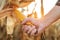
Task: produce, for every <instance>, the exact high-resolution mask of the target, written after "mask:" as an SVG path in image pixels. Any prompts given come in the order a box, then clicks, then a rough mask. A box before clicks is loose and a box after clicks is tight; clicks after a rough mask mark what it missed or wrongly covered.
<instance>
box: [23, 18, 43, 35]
mask: <svg viewBox="0 0 60 40" xmlns="http://www.w3.org/2000/svg"><path fill="white" fill-rule="evenodd" d="M27 22H31V23H32V24H33V25H26V23H27ZM22 24H23V28H22V29H23V30H24V31H25V32H26V33H28V34H30V35H36V34H39V33H40V32H42V30H43V27H40V22H39V21H38V20H36V19H34V18H26V19H25V20H24V21H23V22H22Z"/></svg>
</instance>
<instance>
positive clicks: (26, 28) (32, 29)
mask: <svg viewBox="0 0 60 40" xmlns="http://www.w3.org/2000/svg"><path fill="white" fill-rule="evenodd" d="M22 29H23V31H24V32H26V33H28V34H29V35H34V34H35V33H36V31H37V30H36V28H35V26H27V25H24V26H23V28H22Z"/></svg>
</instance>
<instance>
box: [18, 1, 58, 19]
mask: <svg viewBox="0 0 60 40" xmlns="http://www.w3.org/2000/svg"><path fill="white" fill-rule="evenodd" d="M56 2H57V0H43V6H44V15H46V14H47V13H48V12H49V11H50V10H51V9H52V8H53V7H54V6H55V4H56ZM35 5H36V6H35ZM27 8H28V11H27ZM34 8H35V9H34ZM22 9H24V11H23V12H22V13H23V14H24V15H25V16H27V15H28V14H31V13H32V11H33V9H34V11H36V12H37V15H38V18H41V0H35V2H32V3H31V4H30V5H28V6H27V7H24V8H19V9H18V10H20V11H22Z"/></svg>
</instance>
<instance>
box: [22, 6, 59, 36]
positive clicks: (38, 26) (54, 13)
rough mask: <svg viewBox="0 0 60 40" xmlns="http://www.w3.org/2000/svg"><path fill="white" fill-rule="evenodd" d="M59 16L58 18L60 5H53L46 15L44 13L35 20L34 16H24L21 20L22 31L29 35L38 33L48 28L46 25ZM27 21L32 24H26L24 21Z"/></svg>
mask: <svg viewBox="0 0 60 40" xmlns="http://www.w3.org/2000/svg"><path fill="white" fill-rule="evenodd" d="M59 18H60V6H57V5H56V6H55V7H53V9H52V10H51V11H50V12H48V14H47V15H45V16H44V17H42V18H41V19H39V20H36V19H34V18H26V19H25V20H24V21H23V22H22V24H23V25H24V26H23V28H22V29H23V31H25V32H26V33H28V34H30V35H35V33H36V34H40V33H42V32H43V31H44V30H45V29H46V28H48V26H49V25H50V24H52V23H53V22H55V21H56V20H58V19H59ZM28 21H30V22H31V23H32V24H34V25H33V26H30V25H26V23H27V22H28Z"/></svg>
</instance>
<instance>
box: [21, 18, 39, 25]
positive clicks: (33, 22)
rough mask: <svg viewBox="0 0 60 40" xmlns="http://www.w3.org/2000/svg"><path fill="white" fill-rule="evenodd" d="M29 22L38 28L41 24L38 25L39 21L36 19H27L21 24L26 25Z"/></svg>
mask: <svg viewBox="0 0 60 40" xmlns="http://www.w3.org/2000/svg"><path fill="white" fill-rule="evenodd" d="M27 22H31V23H32V24H33V25H36V26H38V24H39V22H38V23H37V20H36V19H34V18H26V19H25V20H23V22H22V23H21V24H23V25H24V24H26V23H27Z"/></svg>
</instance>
